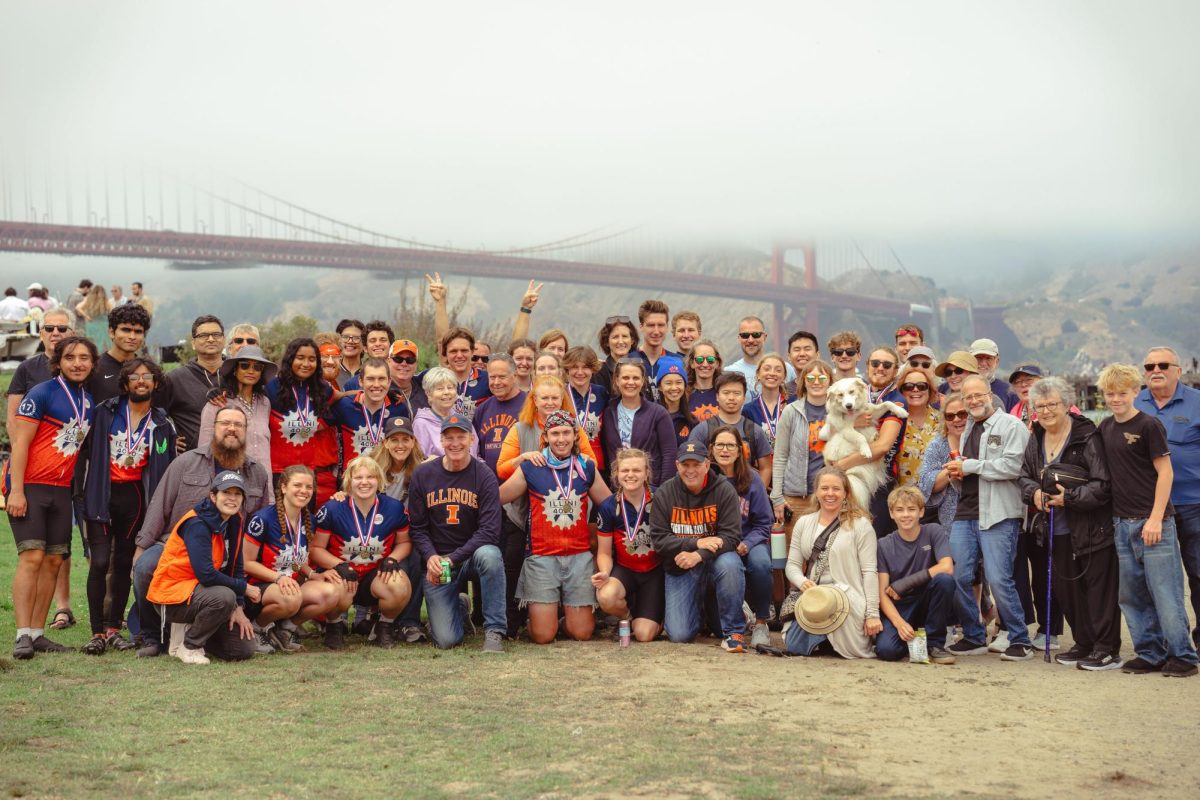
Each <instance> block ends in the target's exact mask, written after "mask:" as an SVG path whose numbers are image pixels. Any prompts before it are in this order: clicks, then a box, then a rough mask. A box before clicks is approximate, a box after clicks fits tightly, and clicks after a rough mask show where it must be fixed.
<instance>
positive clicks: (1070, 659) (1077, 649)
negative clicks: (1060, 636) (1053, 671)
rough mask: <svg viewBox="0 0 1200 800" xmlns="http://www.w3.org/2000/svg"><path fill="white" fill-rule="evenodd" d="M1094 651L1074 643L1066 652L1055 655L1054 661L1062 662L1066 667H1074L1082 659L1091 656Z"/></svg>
mask: <svg viewBox="0 0 1200 800" xmlns="http://www.w3.org/2000/svg"><path fill="white" fill-rule="evenodd" d="M1091 654H1092V652H1091V651H1090V650H1088V649H1086V648H1084V647H1081V646H1079V645H1077V644H1076V645H1072V646H1071V649H1070V650H1068V651H1067V652H1065V653H1059V654H1058V655H1056V656H1055V657H1054V661H1055V662H1056V663H1058V664H1062V665H1063V666H1064V667H1073V666H1075V665H1076V664H1078V663H1079V662H1080V661H1083V660H1084V659H1085V658H1087V657H1088V656H1090V655H1091Z"/></svg>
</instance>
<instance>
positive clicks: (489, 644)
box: [483, 631, 504, 653]
mask: <svg viewBox="0 0 1200 800" xmlns="http://www.w3.org/2000/svg"><path fill="white" fill-rule="evenodd" d="M483 652H485V653H503V652H504V634H503V633H501V632H500V631H484V632H483Z"/></svg>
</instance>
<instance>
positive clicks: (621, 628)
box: [617, 619, 629, 647]
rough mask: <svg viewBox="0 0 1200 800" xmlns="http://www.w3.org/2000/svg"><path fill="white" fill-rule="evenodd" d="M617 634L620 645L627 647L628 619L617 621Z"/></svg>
mask: <svg viewBox="0 0 1200 800" xmlns="http://www.w3.org/2000/svg"><path fill="white" fill-rule="evenodd" d="M617 635H618V636H620V637H621V647H629V620H627V619H623V620H621V621H620V623H618V625H617Z"/></svg>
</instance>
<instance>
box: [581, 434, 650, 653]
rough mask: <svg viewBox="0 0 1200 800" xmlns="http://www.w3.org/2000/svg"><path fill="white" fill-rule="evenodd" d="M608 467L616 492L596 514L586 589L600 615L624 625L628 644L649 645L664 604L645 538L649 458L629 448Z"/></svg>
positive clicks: (648, 517)
mask: <svg viewBox="0 0 1200 800" xmlns="http://www.w3.org/2000/svg"><path fill="white" fill-rule="evenodd" d="M612 467H613V472H614V473H615V474H616V476H617V486H618V487H619V488H620V490H621V491H620V492H618V493H617V494H614V495H610V496H609V497H608V498H607V499H605V500H604V501H603V502H602V503H600V505H599V506H598V507H597V509H596V514H597V516H598V517H599V520H600V521H599V526H598V531H597V549H596V572H595V574H593V575H592V586H594V587H595V589H596V603H597V604H598V605H599V606H600V610H601V611H603V612H604V613H605V614H612V615H614V616H616V617H619V618H621V619H627V620H630V634H631V635H632V636H633V638H634V639H636V640H637V641H639V642H652V641H654V640H655V639H657V638H658V635H659V634H660V633H662V623H663V613H664V609H665V605H666V600H665V598H664V594H663V592H664V590H663V568H662V562H661V560H660V559H659V556H658V553H657V552H656V551H655V549H654V541H653V539H652V538H651V536H650V513H649V512H650V509H651V508H652V507H653V496H652V495H651V493H650V456H649V455H647V454H646V452H645V451H643V450H638V449H636V448H632V447H631V448H626V449H624V450H619V451H617V454H616V456H615V457H614V462H613V465H612Z"/></svg>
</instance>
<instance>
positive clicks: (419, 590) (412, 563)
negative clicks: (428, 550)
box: [396, 547, 425, 628]
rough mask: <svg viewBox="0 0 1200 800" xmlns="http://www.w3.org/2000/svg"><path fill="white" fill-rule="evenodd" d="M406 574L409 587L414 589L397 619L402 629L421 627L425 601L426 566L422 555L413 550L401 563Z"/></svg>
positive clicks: (415, 549)
mask: <svg viewBox="0 0 1200 800" xmlns="http://www.w3.org/2000/svg"><path fill="white" fill-rule="evenodd" d="M401 564H402V569H403V570H404V574H405V575H407V576H408V585H409V586H411V587H412V596H411V597H409V599H408V605H406V606H405V607H404V610H403V611H401V612H400V616H398V617H396V624H397V625H399V626H400V627H401V628H419V627H421V601H422V600H424V599H425V579H424V575H425V565H424V564H422V563H421V554H420V553H418V552H417V548H415V547H414V548H413V549H412V552H411V553H409V554H408V558H406V559H404V561H402V562H401Z"/></svg>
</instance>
